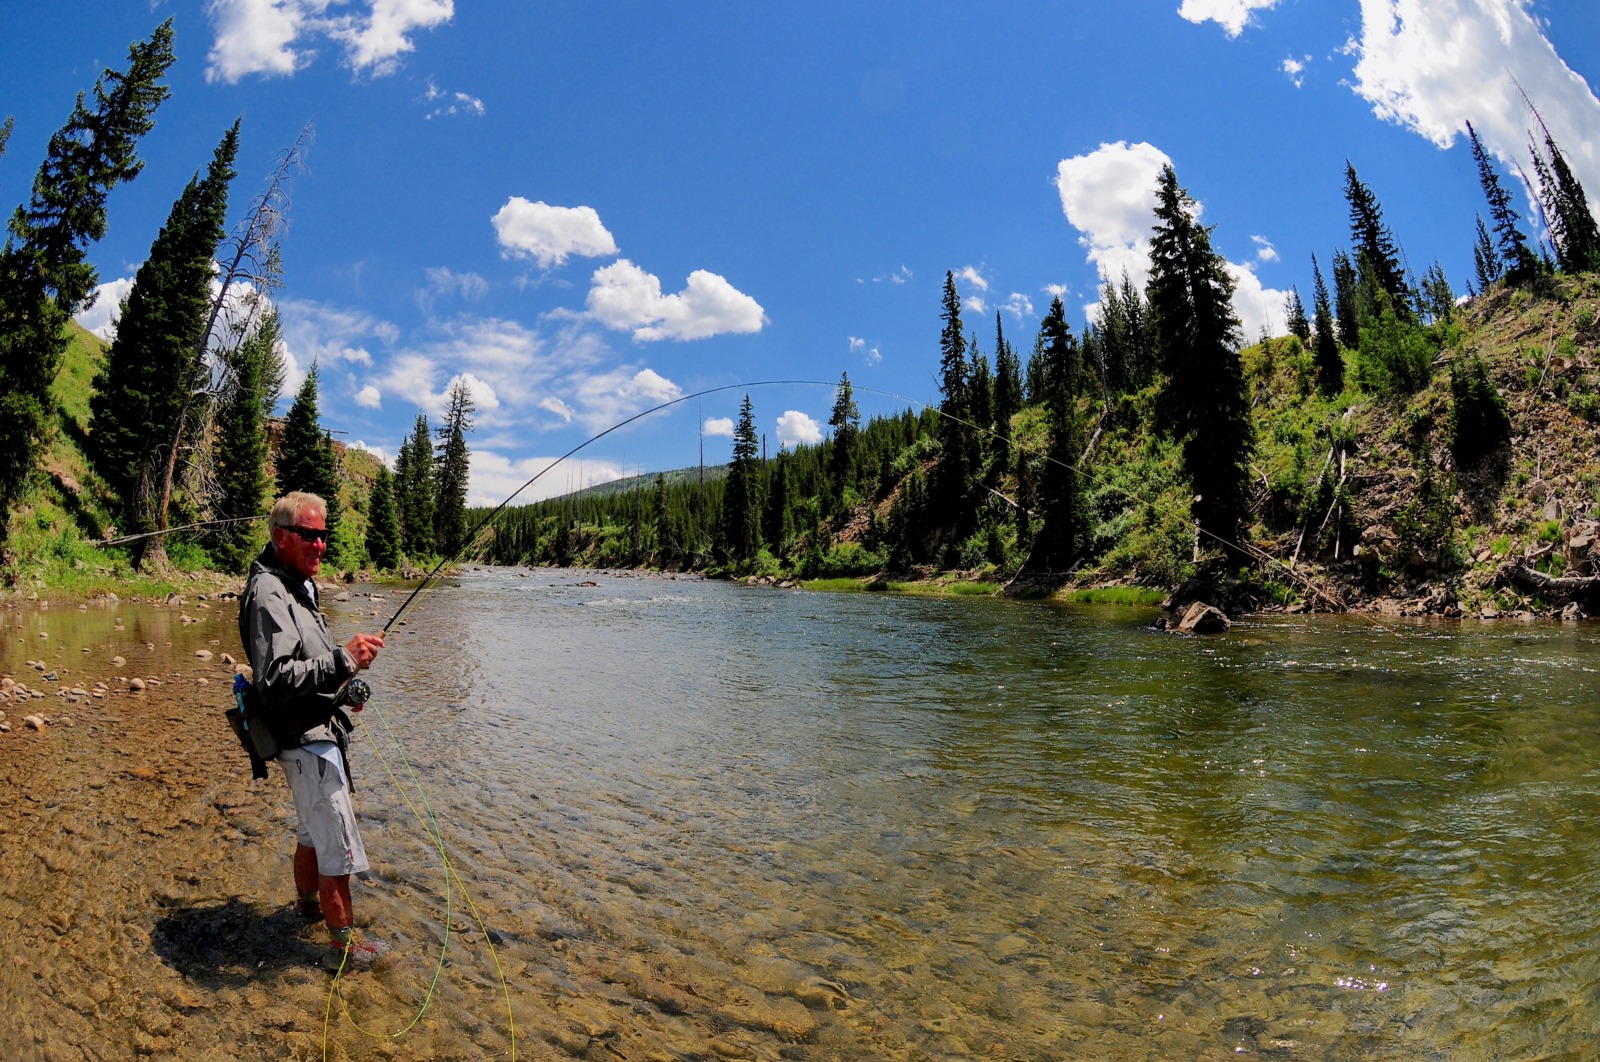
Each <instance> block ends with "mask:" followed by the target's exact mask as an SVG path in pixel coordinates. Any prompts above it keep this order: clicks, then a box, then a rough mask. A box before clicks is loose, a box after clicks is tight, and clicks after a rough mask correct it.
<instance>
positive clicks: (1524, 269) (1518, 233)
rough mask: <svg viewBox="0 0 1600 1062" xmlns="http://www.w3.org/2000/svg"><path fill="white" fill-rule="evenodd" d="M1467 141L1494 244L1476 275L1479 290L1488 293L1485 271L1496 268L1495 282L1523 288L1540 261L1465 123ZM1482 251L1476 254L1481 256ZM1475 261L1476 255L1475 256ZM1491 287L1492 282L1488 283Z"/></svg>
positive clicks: (1473, 132)
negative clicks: (1492, 250) (1502, 280)
mask: <svg viewBox="0 0 1600 1062" xmlns="http://www.w3.org/2000/svg"><path fill="white" fill-rule="evenodd" d="M1467 140H1468V142H1469V143H1470V144H1471V145H1472V157H1473V159H1474V160H1475V161H1476V162H1477V164H1478V183H1479V184H1480V185H1482V186H1483V195H1484V198H1485V199H1487V200H1488V201H1489V217H1490V218H1491V219H1492V220H1493V221H1494V234H1495V237H1496V240H1497V243H1496V244H1495V245H1492V246H1493V249H1494V251H1495V254H1494V255H1493V256H1492V257H1491V258H1490V259H1489V260H1488V261H1485V262H1483V263H1482V267H1483V268H1480V272H1479V284H1480V290H1487V287H1488V286H1487V285H1486V284H1483V274H1484V272H1485V271H1487V270H1490V269H1492V267H1493V266H1494V265H1498V266H1499V269H1492V271H1493V273H1494V279H1495V280H1499V279H1500V277H1501V276H1502V275H1504V276H1506V278H1507V279H1509V280H1510V281H1511V283H1513V284H1522V283H1525V282H1527V281H1528V280H1530V279H1531V278H1532V277H1534V276H1535V275H1536V274H1537V273H1538V272H1539V260H1538V259H1537V258H1535V257H1534V254H1533V251H1532V250H1530V249H1529V247H1528V239H1527V237H1526V236H1524V235H1523V234H1522V229H1521V226H1520V225H1519V222H1520V221H1521V218H1519V217H1518V216H1517V211H1516V208H1515V207H1513V206H1512V205H1511V193H1510V192H1508V191H1506V189H1505V186H1504V185H1502V184H1501V183H1500V175H1499V174H1497V173H1496V172H1495V169H1494V164H1493V162H1491V161H1490V159H1489V152H1488V151H1487V150H1486V149H1485V148H1484V146H1483V141H1482V140H1479V139H1478V131H1477V130H1476V129H1474V128H1472V123H1471V122H1468V123H1467ZM1478 227H1479V237H1480V240H1482V238H1483V236H1484V233H1483V231H1482V230H1483V219H1482V218H1479V219H1478ZM1482 253H1483V252H1482V251H1479V252H1477V254H1482ZM1475 257H1476V255H1475ZM1491 283H1492V281H1491Z"/></svg>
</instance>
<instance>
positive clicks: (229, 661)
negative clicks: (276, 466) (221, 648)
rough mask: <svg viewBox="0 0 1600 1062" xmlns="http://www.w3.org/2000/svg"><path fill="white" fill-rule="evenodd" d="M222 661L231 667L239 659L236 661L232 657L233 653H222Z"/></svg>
mask: <svg viewBox="0 0 1600 1062" xmlns="http://www.w3.org/2000/svg"><path fill="white" fill-rule="evenodd" d="M222 662H223V663H224V664H227V665H228V666H229V667H232V666H233V665H235V664H237V663H238V662H239V661H237V660H235V659H234V658H233V654H232V653H223V654H222Z"/></svg>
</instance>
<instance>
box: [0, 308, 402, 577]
mask: <svg viewBox="0 0 1600 1062" xmlns="http://www.w3.org/2000/svg"><path fill="white" fill-rule="evenodd" d="M69 328H70V330H71V337H70V338H71V342H70V343H69V345H68V347H67V351H66V355H65V357H64V358H63V361H62V366H61V371H60V373H59V375H58V376H57V378H56V380H55V383H54V385H53V387H52V391H53V393H54V395H55V398H56V401H57V403H58V405H59V407H60V411H61V416H60V422H59V425H58V429H57V431H56V432H55V434H54V437H53V438H52V439H51V441H50V445H49V446H48V448H47V449H46V452H45V456H44V460H43V463H42V465H41V467H40V469H39V472H38V474H37V475H36V476H35V477H34V483H33V485H32V486H31V487H30V489H29V490H28V491H27V492H26V493H25V495H24V497H23V499H22V501H21V503H20V504H19V505H17V506H16V507H15V508H14V509H13V510H12V511H11V512H9V513H7V514H5V517H6V521H7V540H6V546H5V553H4V557H3V562H4V563H3V564H0V579H3V582H4V586H5V588H6V589H10V590H13V591H17V592H21V593H24V594H32V593H37V592H38V591H40V590H43V589H45V588H51V589H55V590H59V591H62V592H65V593H68V594H73V595H78V596H84V595H92V594H96V593H102V592H117V593H126V592H128V590H129V588H130V587H132V588H133V589H134V591H135V592H140V593H167V592H173V591H178V590H182V589H184V588H185V587H193V586H194V585H195V584H196V583H197V582H198V583H202V584H219V585H220V584H223V583H233V582H236V581H237V580H236V579H235V578H234V577H232V576H224V575H221V574H219V573H216V572H213V571H212V570H211V558H210V556H209V555H208V554H207V553H206V552H205V547H204V539H203V537H202V536H200V535H198V534H187V533H179V534H175V535H172V536H169V538H168V539H167V555H168V559H169V560H170V562H171V564H172V566H173V568H174V570H173V571H172V572H169V573H166V574H164V575H161V576H159V577H155V578H141V577H136V576H135V573H134V571H133V569H132V566H131V564H130V559H129V551H128V549H127V548H126V547H106V546H103V545H101V543H102V542H104V541H105V540H106V539H109V538H114V537H115V536H116V533H117V527H116V523H115V513H116V499H115V498H114V497H113V495H112V493H111V492H110V490H109V489H108V488H107V487H106V484H105V483H104V481H102V480H101V479H100V477H99V476H97V475H96V474H95V473H94V471H93V470H92V469H91V468H90V467H89V462H88V460H87V459H86V458H85V456H84V445H83V444H84V441H85V438H86V433H87V430H88V423H89V397H90V394H91V392H92V386H93V381H94V377H95V374H96V373H97V372H99V370H100V368H101V366H102V364H103V362H104V358H105V345H104V344H103V343H102V342H101V341H100V340H99V339H98V338H97V337H96V336H94V335H93V334H91V333H90V332H88V331H85V330H84V329H83V328H81V327H79V326H78V325H77V324H75V323H74V324H71V325H69ZM334 450H335V454H336V457H337V459H338V462H339V469H340V494H339V496H340V501H341V503H342V504H343V506H344V512H345V513H346V517H347V522H348V524H349V529H348V531H346V532H345V534H346V535H348V536H350V537H351V538H352V539H353V540H354V542H356V543H360V542H361V541H362V540H363V539H364V538H365V535H366V527H367V523H366V504H367V496H368V491H369V489H370V487H371V484H372V481H373V480H374V479H375V478H376V477H377V472H378V460H377V458H375V457H374V456H373V455H372V454H370V453H367V452H366V451H364V450H354V449H346V448H345V447H344V445H343V444H341V443H338V442H335V443H334ZM268 460H269V467H268V471H269V474H270V472H271V465H270V461H271V458H270V456H269V458H268ZM185 504H186V503H185V502H184V500H183V499H181V498H180V499H178V501H177V502H176V503H175V506H174V508H175V510H176V511H175V512H174V513H173V517H172V520H173V523H175V524H177V523H182V522H184V521H185V520H188V519H198V518H199V516H198V514H194V513H192V511H190V512H189V513H188V515H185V511H184V505H185ZM259 537H260V541H261V543H262V544H265V542H266V531H265V527H264V525H263V527H262V529H261V531H260V534H259Z"/></svg>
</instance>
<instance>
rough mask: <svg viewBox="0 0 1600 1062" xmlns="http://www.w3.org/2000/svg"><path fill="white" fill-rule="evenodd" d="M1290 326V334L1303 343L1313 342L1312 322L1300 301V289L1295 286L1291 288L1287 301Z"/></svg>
mask: <svg viewBox="0 0 1600 1062" xmlns="http://www.w3.org/2000/svg"><path fill="white" fill-rule="evenodd" d="M1285 305H1286V307H1287V316H1288V324H1289V334H1290V335H1292V336H1294V337H1295V338H1297V339H1299V340H1300V342H1302V343H1310V342H1311V321H1310V319H1308V318H1307V317H1306V307H1305V303H1303V302H1301V301H1300V289H1299V288H1298V287H1295V286H1291V287H1290V288H1289V297H1288V299H1286V300H1285Z"/></svg>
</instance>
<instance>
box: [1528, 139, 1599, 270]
mask: <svg viewBox="0 0 1600 1062" xmlns="http://www.w3.org/2000/svg"><path fill="white" fill-rule="evenodd" d="M1534 114H1535V116H1537V115H1538V112H1537V111H1535V112H1534ZM1539 127H1540V129H1541V130H1543V132H1544V150H1543V152H1541V151H1540V150H1539V148H1538V147H1537V146H1535V145H1534V144H1532V143H1530V144H1529V148H1530V149H1531V150H1532V152H1533V163H1534V170H1535V172H1537V173H1538V175H1539V198H1540V200H1541V201H1542V202H1543V204H1544V212H1545V218H1546V220H1547V221H1548V222H1549V226H1550V241H1551V242H1552V243H1553V244H1555V248H1556V265H1557V266H1558V267H1559V268H1560V269H1561V271H1562V272H1563V273H1579V272H1585V271H1588V270H1596V269H1600V227H1597V226H1596V224H1595V219H1594V215H1593V214H1592V213H1590V211H1589V198H1588V195H1587V193H1585V192H1584V190H1583V185H1582V183H1580V182H1579V180H1578V175H1577V174H1576V173H1574V172H1573V171H1572V166H1571V165H1570V164H1569V163H1568V162H1567V157H1566V155H1564V154H1562V151H1561V148H1560V147H1558V146H1557V145H1556V142H1555V138H1554V137H1552V136H1551V135H1550V130H1549V129H1548V128H1545V124H1544V119H1543V118H1540V119H1539Z"/></svg>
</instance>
